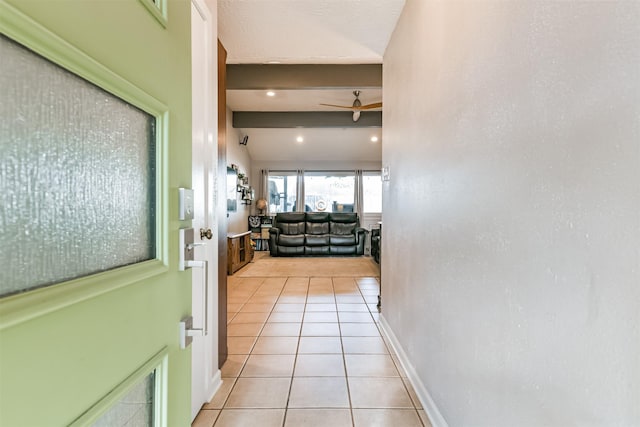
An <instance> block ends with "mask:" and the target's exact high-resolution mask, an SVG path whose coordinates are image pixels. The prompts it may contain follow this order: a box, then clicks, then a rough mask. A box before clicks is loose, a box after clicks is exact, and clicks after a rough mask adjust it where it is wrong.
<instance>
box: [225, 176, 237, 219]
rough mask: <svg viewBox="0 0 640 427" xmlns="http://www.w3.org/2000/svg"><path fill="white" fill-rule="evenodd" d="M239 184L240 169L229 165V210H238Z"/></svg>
mask: <svg viewBox="0 0 640 427" xmlns="http://www.w3.org/2000/svg"><path fill="white" fill-rule="evenodd" d="M237 184H238V170H237V169H234V168H232V167H230V166H227V212H236V211H237V210H238V194H237V191H236V186H237Z"/></svg>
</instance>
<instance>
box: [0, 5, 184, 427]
mask: <svg viewBox="0 0 640 427" xmlns="http://www.w3.org/2000/svg"><path fill="white" fill-rule="evenodd" d="M190 6H191V5H190V2H189V1H164V0H100V1H86V0H61V1H45V0H42V1H24V0H0V30H1V32H2V37H3V40H2V42H3V43H4V44H3V47H4V48H6V47H7V46H9V48H10V49H13V51H15V52H17V55H18V56H19V55H23V56H25V58H26V57H27V56H29V55H31V53H33V55H35V56H36V57H39V58H42V59H44V60H46V61H49V62H50V63H51V64H52V67H60V70H61V73H60V75H61V79H63V80H64V79H66V80H69V81H70V82H71V84H72V85H73V84H75V83H73V80H74V79H75V78H77V76H79V77H81V78H82V79H85V80H86V81H87V84H86V85H85V86H86V87H87V88H88V89H87V90H88V91H89V92H91V91H93V92H92V93H94V94H98V96H97V97H98V98H99V101H100V102H102V103H104V105H106V106H111V105H113V104H122V108H121V109H123V110H127V109H129V110H131V111H133V113H134V116H136V117H137V118H134V119H132V120H133V121H134V122H135V121H136V120H137V121H138V122H140V123H143V124H144V123H147V122H148V123H149V125H148V126H147V127H148V128H149V129H150V133H149V135H150V136H149V144H150V147H151V148H150V150H148V152H147V154H148V155H149V158H150V159H151V160H149V165H150V166H148V172H149V176H148V179H146V178H144V177H143V179H142V180H140V182H141V183H142V184H140V182H135V183H134V182H133V181H132V182H130V183H129V182H128V181H127V174H128V173H129V172H130V171H131V168H130V166H129V165H128V163H127V162H130V161H132V160H131V157H132V156H134V155H137V154H135V153H134V154H131V153H133V152H134V151H135V150H133V151H131V153H130V151H129V150H131V147H129V146H128V145H126V144H125V145H121V146H117V145H116V143H115V142H114V143H113V144H114V145H113V147H112V146H110V145H108V144H109V143H111V142H110V141H109V138H111V137H115V136H117V137H120V136H123V137H124V138H125V139H124V141H126V138H129V137H132V134H135V133H136V132H137V130H135V129H133V130H131V131H129V130H128V128H127V127H126V126H129V124H127V125H126V126H124V130H122V129H118V130H117V131H114V133H113V134H110V133H109V132H108V131H98V130H96V129H98V128H94V127H93V126H94V125H92V124H91V120H92V119H97V120H98V121H99V122H100V126H106V129H108V126H111V125H113V126H116V127H117V126H120V125H121V122H122V121H125V120H124V119H122V120H121V119H120V117H119V116H117V113H116V116H113V117H112V116H108V114H107V113H106V112H105V113H104V117H103V112H102V110H101V107H96V110H95V111H92V110H91V108H87V107H86V105H87V103H89V104H91V103H92V101H91V100H90V99H89V100H88V99H87V97H86V96H85V95H81V96H79V95H78V93H85V92H76V90H75V89H60V88H54V87H53V86H54V85H53V84H52V85H51V86H52V87H51V88H49V87H47V86H46V84H44V85H43V87H42V88H35V89H34V88H33V87H31V88H25V90H24V91H23V92H24V93H33V92H30V91H32V90H35V91H36V92H37V93H38V94H43V96H44V97H47V96H49V97H54V98H55V99H53V101H51V100H46V101H42V102H40V101H39V100H33V99H29V100H28V101H29V102H27V103H24V105H23V104H22V101H24V99H23V100H20V96H21V95H20V94H21V93H23V92H21V91H22V89H21V88H14V87H12V86H11V84H9V83H7V82H8V80H7V79H8V78H9V77H8V76H7V75H4V76H0V78H2V79H4V80H1V81H2V83H3V84H4V85H5V88H4V89H3V90H5V89H6V90H7V91H13V92H11V93H12V94H13V95H14V96H17V98H16V99H18V103H19V104H20V106H16V107H11V106H7V104H6V99H2V100H0V103H3V107H2V108H3V109H2V110H1V111H3V116H2V117H0V125H2V126H0V135H1V136H2V139H1V140H0V150H4V151H2V153H3V158H0V180H4V184H6V183H7V182H8V181H9V180H10V179H13V180H15V182H14V183H13V184H12V185H11V188H10V189H9V190H10V191H9V190H7V189H6V188H2V190H3V193H4V196H5V198H4V199H0V200H2V202H3V203H0V244H2V245H3V246H4V247H1V248H0V250H2V252H1V253H2V254H3V259H2V266H1V267H0V268H2V269H3V270H4V275H2V274H0V279H2V281H3V282H4V283H0V289H2V290H4V291H2V292H0V295H3V296H2V297H0V426H12V427H13V426H16V427H19V426H26V427H37V426H65V425H70V424H74V425H91V424H94V423H96V422H97V423H98V424H102V425H125V424H126V423H127V422H129V423H131V424H126V425H137V424H138V421H136V422H134V421H133V420H134V418H135V417H138V418H135V419H136V420H137V419H140V420H143V421H140V423H143V424H148V425H158V426H162V425H166V426H186V425H189V420H190V414H189V412H190V411H189V408H190V363H191V362H190V361H191V355H190V350H189V349H187V350H181V349H180V345H179V322H180V319H182V318H183V317H185V316H186V315H188V314H189V313H190V311H191V273H189V272H181V271H178V268H177V264H178V248H177V246H178V229H180V228H184V227H189V226H190V225H191V223H190V222H189V221H179V220H178V200H177V188H178V187H190V186H191V143H190V141H191V69H190V64H191V58H190V52H191V42H190V10H191V8H190ZM23 48H26V49H28V50H26V49H25V50H24V51H21V50H20V49H23ZM29 50H30V51H32V52H31V53H29ZM12 58H13V57H12ZM9 60H10V61H16V60H15V59H9ZM9 60H8V59H7V57H6V56H3V57H0V61H9ZM26 60H28V61H32V60H31V59H29V58H27V59H26ZM39 60H40V59H35V60H34V61H35V62H33V64H36V65H35V66H34V65H29V66H25V67H26V68H27V69H28V73H32V72H33V75H34V76H37V75H39V74H38V73H40V72H45V73H46V71H43V70H41V69H39V66H37V63H38V61H39ZM30 63H31V62H30ZM0 65H2V64H0ZM4 65H11V66H13V65H16V64H8V63H6V62H5V64H4ZM17 65H20V66H21V64H17ZM9 68H11V67H7V68H1V69H3V70H7V69H9ZM32 68H33V70H32ZM45 68H46V67H45ZM5 74H8V73H5ZM14 77H15V76H14ZM18 77H22V76H18ZM39 84H41V82H39V81H37V82H34V83H33V85H34V86H37V85H39ZM49 89H51V90H49ZM102 90H104V96H101V95H100V93H101V92H100V91H102ZM16 91H17V92H16ZM3 93H9V92H3ZM16 93H17V94H18V95H16ZM61 93H62V94H63V95H60V94H61ZM52 94H53V95H52ZM38 96H39V95H38ZM114 96H115V97H116V98H113V97H114ZM56 97H57V98H56ZM74 97H75V98H74ZM76 98H78V99H76ZM80 98H82V99H80ZM50 101H51V103H50V104H47V105H48V107H47V108H48V109H49V110H46V109H45V111H44V112H42V113H34V112H33V111H25V112H23V111H17V109H20V108H25V105H28V106H29V108H27V110H31V106H34V107H33V108H37V106H38V105H40V104H42V105H44V104H45V103H46V102H50ZM91 105H93V104H91ZM105 110H106V108H105ZM47 111H49V112H50V113H51V115H49V119H50V117H57V114H63V113H68V114H69V116H70V119H69V121H68V122H66V121H64V123H61V122H62V120H58V119H56V122H55V123H54V124H53V125H52V126H46V128H44V129H41V131H38V132H39V135H29V134H27V135H26V136H25V135H24V132H23V134H22V135H18V136H17V137H15V138H14V137H13V135H14V134H20V132H19V131H15V130H13V129H14V128H12V126H14V125H16V126H18V127H20V126H22V127H23V128H24V129H30V127H29V126H32V125H33V128H38V126H37V125H38V123H33V121H34V120H35V119H34V117H40V116H39V115H38V114H40V115H47V114H49V113H47ZM23 113H24V114H23ZM109 114H112V113H109ZM80 116H82V117H84V116H86V117H87V118H88V120H89V122H88V124H83V125H82V126H86V127H87V129H85V130H83V132H84V133H82V132H81V133H80V135H85V136H87V137H86V138H84V137H82V138H80V139H78V138H76V140H75V142H74V141H72V140H73V138H72V137H66V136H64V135H63V133H64V132H66V131H67V130H70V131H71V132H72V133H73V132H74V131H76V130H77V129H75V128H77V127H80V126H78V125H76V124H75V123H79V120H84V119H83V118H81V117H80ZM24 117H26V119H24V120H23V118H24ZM46 119H47V118H46V117H45V118H43V119H42V120H46ZM38 120H39V119H38ZM126 120H129V119H126ZM29 121H31V123H28V122H29ZM24 122H27V123H26V124H25V123H24ZM83 123H84V122H83ZM127 123H128V122H127ZM58 125H60V129H61V130H60V131H58V130H57V129H58ZM65 126H66V127H67V128H71V129H64V128H65ZM40 128H42V126H41V127H40ZM143 128H144V125H143ZM21 129H22V128H21ZM42 132H45V133H47V135H48V136H47V138H48V139H45V140H44V145H42V146H41V147H40V148H38V149H35V150H31V151H30V150H23V151H24V152H25V153H27V157H26V158H23V159H20V158H16V159H11V158H10V157H11V155H12V154H11V153H13V152H14V151H15V152H18V151H20V149H21V148H24V145H20V146H12V144H14V145H16V141H17V140H18V139H16V138H23V139H25V138H26V140H27V142H28V143H31V141H30V140H31V139H34V140H35V139H38V138H40V139H42V138H41V137H42V135H41V134H42ZM97 134H101V135H97ZM116 134H117V135H116ZM105 135H106V138H107V141H106V144H107V145H105V141H102V142H100V144H102V146H101V147H102V148H100V149H97V151H96V152H95V153H94V152H92V151H91V150H93V149H94V148H95V146H94V143H95V142H96V141H100V138H104V137H105ZM114 135H115V136H114ZM142 139H143V140H144V135H143V137H142ZM65 141H66V142H65ZM69 141H71V142H69ZM24 143H26V142H21V144H24ZM40 143H42V141H40ZM120 143H122V142H120ZM74 144H75V146H77V147H79V148H78V150H79V153H80V154H77V155H76V154H70V152H69V150H71V148H73V147H72V146H73V145H74ZM77 147H76V148H77ZM138 151H140V150H138ZM141 151H144V150H141ZM8 153H9V154H8ZM143 154H144V153H143ZM65 156H68V157H70V160H65ZM73 156H80V157H75V158H74V157H73ZM82 156H85V157H84V159H85V161H84V162H83V161H82V159H83V157H82ZM142 157H144V155H143V156H142ZM78 159H79V160H78ZM65 162H67V163H65ZM109 162H111V163H109ZM67 166H68V167H67ZM74 167H78V168H79V169H78V170H80V171H82V173H81V174H80V175H81V176H79V175H78V174H75V175H74V173H75V172H74V171H73V168H74ZM142 169H144V167H143V168H142ZM105 170H106V172H105ZM22 172H24V173H22ZM21 174H22V175H21ZM18 175H19V176H18ZM23 175H24V176H23ZM43 177H45V178H43ZM58 181H60V182H58ZM43 183H44V184H43ZM69 183H72V184H69ZM129 184H130V185H129ZM2 185H3V183H0V187H1V186H2ZM7 185H9V184H7ZM140 185H142V187H140ZM105 194H110V196H109V197H107V198H106V199H105V196H104V195H105ZM141 194H146V196H144V197H146V198H143V199H141V196H140V195H141ZM96 200H97V201H98V202H96ZM105 200H106V201H105ZM9 202H11V203H9ZM74 203H75V205H74ZM136 203H137V206H138V208H139V210H140V212H142V213H140V212H138V211H134V210H131V211H128V210H127V209H123V208H122V206H130V205H136ZM14 205H15V206H14ZM16 206H18V210H20V209H22V208H23V211H19V212H16ZM136 212H138V213H136ZM49 217H51V218H54V217H55V218H54V219H55V221H58V222H57V223H56V224H53V226H52V227H53V228H52V229H50V230H49V231H46V232H45V231H42V230H46V226H47V224H44V223H46V222H47V221H48V219H47V220H46V221H45V220H43V218H49ZM52 221H53V220H52ZM131 225H132V226H133V227H136V226H139V227H141V228H140V229H141V230H143V232H141V233H137V232H132V231H131V230H130V229H129V228H128V227H129V226H131ZM48 226H51V224H48ZM41 227H44V228H41ZM134 230H135V228H134ZM3 234H4V235H3ZM144 239H146V240H144ZM23 244H24V245H25V246H24V247H22V246H20V245H23ZM14 245H15V246H14ZM57 247H61V248H65V249H64V250H60V251H58V250H56V249H52V248H57ZM94 248H95V249H94ZM139 248H142V249H141V255H140V256H138V255H136V254H135V253H133V254H129V253H130V252H135V251H136V250H138V249H139ZM16 254H18V255H16ZM24 254H27V255H28V256H26V255H24ZM14 255H15V260H14V258H13V257H14ZM127 257H129V258H127ZM120 258H122V259H123V260H124V261H120ZM67 267H68V268H67ZM72 267H73V268H72ZM35 272H37V274H35ZM58 272H59V273H58ZM56 274H59V276H56ZM27 276H28V277H27ZM55 277H59V279H55ZM38 280H41V282H38ZM18 282H25V284H26V287H25V289H26V290H25V291H23V292H20V291H19V290H16V289H19V287H17V285H18ZM30 282H32V283H31V285H30V284H29V283H30ZM14 285H15V286H14ZM140 396H143V397H144V398H145V399H148V400H149V401H148V402H145V405H147V406H148V407H150V408H151V409H150V411H151V415H150V416H140V415H135V414H127V410H129V409H131V403H132V402H134V403H139V402H137V399H139V397H140ZM145 396H146V397H145ZM123 400H124V401H125V402H126V404H125V405H121V404H119V402H122V401H123ZM119 405H121V406H122V407H123V408H124V410H123V411H120V412H119V413H118V409H117V408H118V407H119ZM143 406H144V405H143ZM114 408H115V415H114V414H112V411H114ZM147 409H148V408H147ZM105 414H106V415H105ZM105 417H107V418H105ZM108 417H111V418H108ZM144 420H146V421H144Z"/></svg>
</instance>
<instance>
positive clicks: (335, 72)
mask: <svg viewBox="0 0 640 427" xmlns="http://www.w3.org/2000/svg"><path fill="white" fill-rule="evenodd" d="M381 87H382V64H346V65H337V64H264V65H257V64H228V65H227V89H233V90H263V89H274V90H283V89H345V88H346V89H366V88H381Z"/></svg>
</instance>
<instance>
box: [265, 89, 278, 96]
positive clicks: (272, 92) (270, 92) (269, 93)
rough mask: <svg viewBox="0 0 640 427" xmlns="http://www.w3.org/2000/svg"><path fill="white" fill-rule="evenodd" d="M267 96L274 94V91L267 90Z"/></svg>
mask: <svg viewBox="0 0 640 427" xmlns="http://www.w3.org/2000/svg"><path fill="white" fill-rule="evenodd" d="M267 96H276V93H275V92H274V91H272V90H270V91H268V92H267Z"/></svg>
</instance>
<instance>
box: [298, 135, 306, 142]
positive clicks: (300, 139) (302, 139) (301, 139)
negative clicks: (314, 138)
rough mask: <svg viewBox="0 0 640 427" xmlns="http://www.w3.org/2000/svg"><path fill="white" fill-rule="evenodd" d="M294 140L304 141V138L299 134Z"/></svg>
mask: <svg viewBox="0 0 640 427" xmlns="http://www.w3.org/2000/svg"><path fill="white" fill-rule="evenodd" d="M296 142H304V138H303V137H301V136H299V137H297V138H296Z"/></svg>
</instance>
